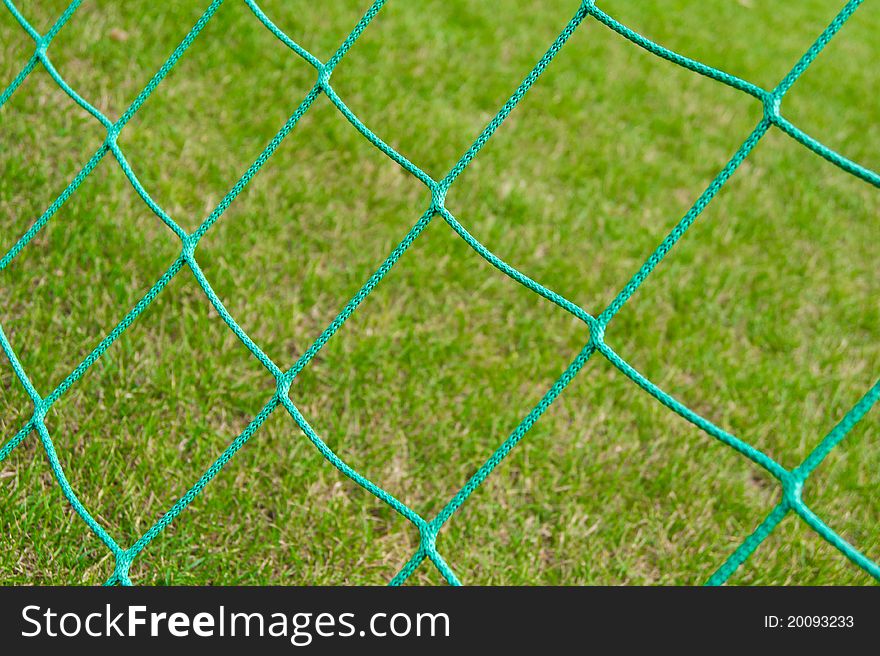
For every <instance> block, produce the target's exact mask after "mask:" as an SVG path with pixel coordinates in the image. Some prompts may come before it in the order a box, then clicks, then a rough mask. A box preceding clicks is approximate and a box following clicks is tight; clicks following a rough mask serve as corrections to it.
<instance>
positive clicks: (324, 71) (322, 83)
mask: <svg viewBox="0 0 880 656" xmlns="http://www.w3.org/2000/svg"><path fill="white" fill-rule="evenodd" d="M332 74H333V69H332V68H327V66H325V65H323V64H322V65H321V66H319V67H318V86H319V87H320V88H321V91H323V92H325V93H326V92H327V89H329V88H330V76H331V75H332Z"/></svg>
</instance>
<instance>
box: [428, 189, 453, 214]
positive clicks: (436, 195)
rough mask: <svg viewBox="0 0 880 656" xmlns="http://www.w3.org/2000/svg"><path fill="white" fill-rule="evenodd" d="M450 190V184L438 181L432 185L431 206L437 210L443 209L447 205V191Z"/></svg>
mask: <svg viewBox="0 0 880 656" xmlns="http://www.w3.org/2000/svg"><path fill="white" fill-rule="evenodd" d="M447 191H449V185H448V184H446V183H442V182H438V183H437V184H434V185H431V208H432V209H433V210H434V211H435V212H439V211H441V210H442V209H443V208H444V207H445V206H446V205H445V204H446V192H447Z"/></svg>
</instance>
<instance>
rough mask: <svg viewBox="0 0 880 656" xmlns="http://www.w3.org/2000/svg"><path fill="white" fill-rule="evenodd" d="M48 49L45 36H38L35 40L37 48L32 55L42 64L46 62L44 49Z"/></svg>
mask: <svg viewBox="0 0 880 656" xmlns="http://www.w3.org/2000/svg"><path fill="white" fill-rule="evenodd" d="M48 49H49V43H48V42H47V41H46V39H45V38H40V39H38V40H37V48H36V50H35V51H34V56H35V57H36V58H37V59H39V60H40V61H41V62H42V63H43V64H45V63H46V51H47V50H48Z"/></svg>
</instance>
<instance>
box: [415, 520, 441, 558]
mask: <svg viewBox="0 0 880 656" xmlns="http://www.w3.org/2000/svg"><path fill="white" fill-rule="evenodd" d="M419 535H420V538H421V539H420V546H421V548H422V551H424V552H425V553H434V552H436V551H437V532H436V531H435V530H434V529H432V528H431V527H430V526H429V525H427V524H426V525H425V526H422V527H419Z"/></svg>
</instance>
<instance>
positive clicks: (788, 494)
mask: <svg viewBox="0 0 880 656" xmlns="http://www.w3.org/2000/svg"><path fill="white" fill-rule="evenodd" d="M803 492H804V482H803V481H802V480H801V479H800V478H799V477H798V476H796V475H794V474H788V475H786V476H785V478H784V479H783V480H782V494H783V498H784V499H785V503H786V504H787V505H788V507H789V508H795V507H797V506H800V505H801V504H802V503H803Z"/></svg>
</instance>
